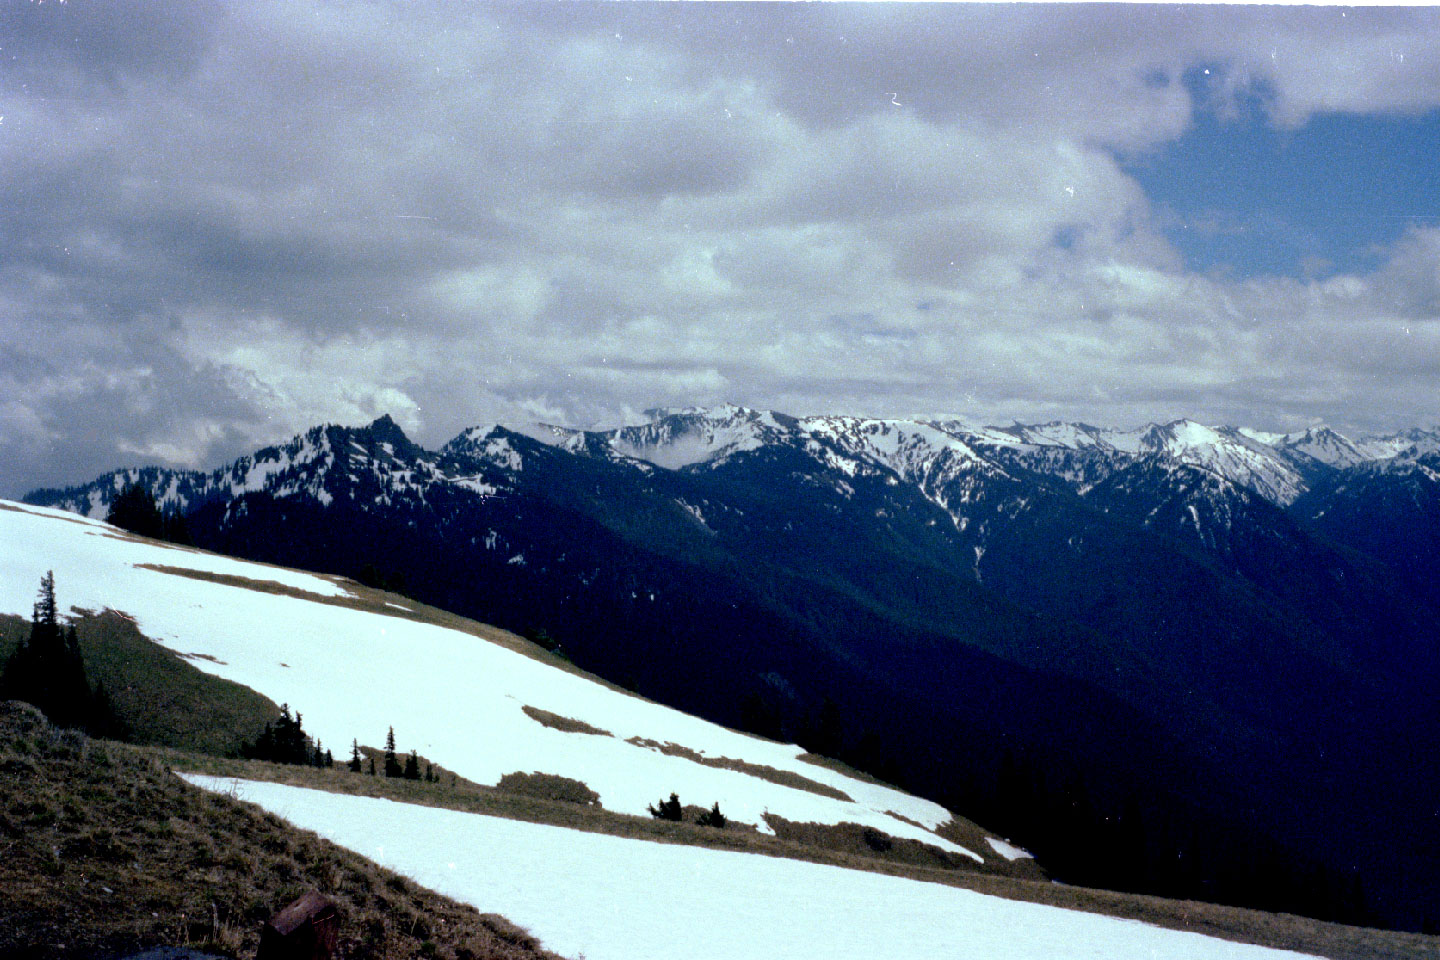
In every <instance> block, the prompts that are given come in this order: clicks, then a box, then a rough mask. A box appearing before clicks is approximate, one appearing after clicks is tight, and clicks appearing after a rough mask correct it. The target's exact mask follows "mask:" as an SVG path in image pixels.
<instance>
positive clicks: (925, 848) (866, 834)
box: [765, 813, 989, 870]
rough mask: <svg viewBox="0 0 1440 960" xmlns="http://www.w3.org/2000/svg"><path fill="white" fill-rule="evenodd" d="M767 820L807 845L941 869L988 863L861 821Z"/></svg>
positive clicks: (979, 866) (777, 830)
mask: <svg viewBox="0 0 1440 960" xmlns="http://www.w3.org/2000/svg"><path fill="white" fill-rule="evenodd" d="M765 822H766V823H767V824H769V825H770V829H772V830H774V831H775V836H777V837H779V838H780V839H782V840H794V841H796V842H797V843H803V844H805V845H807V846H812V847H822V848H824V849H826V850H838V851H840V852H842V853H848V854H851V855H854V856H862V857H872V858H874V859H876V860H884V861H887V862H889V863H898V864H906V865H908V866H916V867H934V868H938V869H941V870H983V869H985V865H982V864H980V863H977V862H976V861H975V860H974V859H972V858H970V857H967V856H965V855H964V854H963V853H951V852H950V851H948V850H942V849H940V848H939V847H937V846H934V845H933V844H929V843H921V842H920V841H919V840H909V839H905V838H902V837H892V836H891V835H890V834H888V833H885V832H884V831H883V830H878V829H876V828H875V827H867V826H864V825H862V824H858V823H796V822H795V821H793V820H786V819H785V818H784V817H777V816H775V814H773V813H767V814H766V815H765ZM988 863H989V861H986V864H988Z"/></svg>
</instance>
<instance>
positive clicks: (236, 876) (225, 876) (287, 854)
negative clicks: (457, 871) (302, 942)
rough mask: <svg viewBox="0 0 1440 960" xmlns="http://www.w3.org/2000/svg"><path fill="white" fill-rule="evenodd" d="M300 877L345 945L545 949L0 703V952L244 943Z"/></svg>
mask: <svg viewBox="0 0 1440 960" xmlns="http://www.w3.org/2000/svg"><path fill="white" fill-rule="evenodd" d="M311 888H315V889H318V890H319V891H320V892H321V893H323V894H325V895H326V896H328V897H330V898H332V899H333V900H335V901H336V903H337V904H338V906H339V908H340V913H341V917H342V924H343V926H342V929H341V934H340V943H339V956H340V957H342V958H355V960H360V958H375V960H407V958H411V957H418V956H427V957H431V956H433V957H439V958H446V960H481V958H490V960H539V958H552V960H553V956H554V955H553V954H550V953H547V952H546V951H543V950H541V949H540V948H539V946H538V944H537V943H536V941H535V940H534V939H533V938H532V937H530V936H529V935H528V934H526V933H524V932H523V931H521V930H519V929H518V928H516V927H514V926H513V925H511V924H510V923H508V922H507V921H505V920H504V919H503V918H501V917H497V916H493V915H482V914H480V913H479V912H478V911H476V910H475V909H474V908H472V907H469V906H466V905H462V904H459V903H455V902H454V901H451V900H448V899H446V898H444V897H441V896H439V895H438V894H434V893H431V892H430V891H428V890H425V889H422V888H420V887H418V886H416V885H415V884H413V883H411V882H410V881H408V880H406V879H405V878H403V877H400V876H399V875H397V874H394V873H391V872H390V871H387V870H384V869H382V868H380V867H378V866H376V865H375V864H373V863H371V862H369V861H368V860H365V859H363V858H362V857H360V856H358V855H357V854H354V853H351V852H350V851H348V850H345V849H343V848H340V847H337V846H335V845H333V844H331V843H329V842H327V841H324V840H321V839H320V838H319V837H317V836H315V835H314V834H312V833H309V832H306V831H301V830H297V829H295V828H293V827H291V826H290V825H288V824H286V823H284V822H283V821H281V820H279V819H278V818H276V817H274V816H271V815H269V814H266V813H264V812H262V811H260V810H259V809H258V808H256V807H253V806H251V805H249V804H244V803H240V802H237V801H236V800H233V799H231V798H229V797H226V796H223V795H220V794H213V793H207V792H205V791H203V790H199V789H197V788H194V787H191V786H189V785H188V784H186V783H185V782H184V781H182V780H180V779H179V778H178V777H175V776H173V775H172V774H171V773H170V771H169V769H168V768H167V767H166V766H165V765H164V764H162V763H160V762H158V761H157V760H155V759H153V755H151V754H149V753H148V751H147V750H146V749H143V748H135V747H128V746H124V745H120V744H112V743H106V742H103V741H91V740H88V739H86V738H85V737H84V736H82V735H80V734H78V733H76V732H73V731H57V730H55V729H54V728H53V727H51V726H50V725H49V724H48V723H46V722H45V720H44V718H43V717H41V716H40V714H39V712H38V711H36V710H35V709H34V708H32V707H29V706H27V705H23V704H16V703H11V704H0V891H3V895H0V956H5V957H26V958H33V960H61V958H77V960H78V958H88V957H97V956H105V955H112V954H114V953H117V952H120V951H126V950H133V949H137V948H142V947H149V946H162V945H173V946H182V945H197V946H201V947H203V948H205V949H207V950H212V951H215V952H219V953H223V954H226V955H229V956H253V955H254V952H255V949H256V948H257V947H258V944H259V933H260V925H261V923H262V922H263V921H264V920H265V919H267V918H268V917H269V916H270V914H271V913H272V912H274V911H275V910H277V909H278V908H280V907H282V906H284V905H285V904H286V903H288V902H290V901H291V900H293V899H294V898H295V897H297V896H299V895H300V894H301V893H303V892H305V891H306V890H308V889H311Z"/></svg>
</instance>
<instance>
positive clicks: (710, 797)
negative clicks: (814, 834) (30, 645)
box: [0, 501, 1000, 860]
mask: <svg viewBox="0 0 1440 960" xmlns="http://www.w3.org/2000/svg"><path fill="white" fill-rule="evenodd" d="M146 564H148V565H151V567H171V568H181V569H184V570H191V571H198V572H201V573H209V574H219V575H224V576H228V577H239V578H244V579H246V580H252V581H257V583H258V586H259V587H261V588H273V585H277V584H278V585H280V586H283V587H285V588H288V589H289V590H291V591H300V592H301V594H302V595H300V596H287V595H283V594H277V593H271V592H264V590H263V589H251V588H249V587H246V586H235V585H228V584H221V583H215V582H210V581H206V580H198V579H195V578H194V577H191V576H185V575H183V574H176V573H170V572H164V571H161V570H157V569H150V568H147V567H145V566H142V565H146ZM52 569H53V570H54V572H55V584H56V596H57V599H58V601H59V604H60V609H61V610H62V611H68V610H69V609H70V608H72V607H75V608H80V609H89V610H97V611H98V610H101V609H104V608H110V609H113V610H116V611H119V612H121V613H124V614H126V615H128V616H130V617H132V618H133V619H134V620H135V623H136V625H137V627H138V628H139V629H140V631H141V632H142V633H144V634H145V635H146V636H148V637H151V638H153V639H155V640H157V641H158V642H160V643H161V644H163V645H165V646H166V647H168V648H170V649H172V650H174V651H175V652H177V653H180V654H184V655H187V656H188V657H189V660H190V662H191V663H192V664H193V665H194V666H196V667H197V668H198V669H201V670H204V671H206V672H208V673H212V674H215V675H218V676H220V677H223V678H225V679H227V680H232V681H235V682H236V683H240V684H243V685H245V686H247V687H250V688H252V689H254V690H257V691H259V692H260V693H262V694H264V695H265V696H267V697H269V698H270V699H271V700H274V701H275V702H276V703H288V704H289V705H290V706H291V707H292V709H295V710H298V711H300V712H301V713H302V714H303V716H304V724H305V729H306V730H307V731H309V732H310V733H311V735H312V736H315V737H317V738H319V739H320V740H321V741H322V742H323V743H324V745H325V746H327V747H329V748H330V749H331V750H332V751H333V752H334V753H335V754H336V756H337V757H342V758H343V757H344V756H345V755H346V753H347V750H348V747H349V745H350V741H351V739H352V738H358V739H359V741H360V742H361V743H362V744H367V745H372V746H378V745H380V744H381V743H383V742H384V739H385V733H386V730H387V729H388V728H389V727H391V726H392V725H393V726H394V728H395V735H396V739H397V744H398V746H399V748H400V749H401V750H402V751H406V752H408V751H409V750H411V749H415V750H418V751H419V752H420V753H421V754H423V755H424V756H426V757H428V758H430V759H431V760H433V761H434V762H436V763H438V764H441V765H443V766H445V767H447V768H449V769H451V770H454V771H455V772H456V773H458V774H460V775H461V776H463V777H467V778H469V779H471V780H474V781H476V782H478V783H482V784H495V783H498V782H499V780H500V778H501V777H503V776H504V775H505V774H507V773H513V772H516V771H519V772H525V773H537V772H538V773H551V774H558V775H560V776H565V777H570V778H573V779H576V780H580V781H583V782H584V783H585V784H587V785H588V786H589V787H590V788H591V789H592V790H595V791H596V792H598V793H599V794H600V799H601V803H602V804H603V805H604V806H605V807H606V808H607V809H610V810H615V811H618V812H621V813H632V814H641V815H643V814H645V813H646V810H647V807H648V806H649V805H650V804H653V803H656V802H658V801H659V800H661V799H662V798H664V797H667V796H669V794H670V793H671V792H672V791H673V792H676V793H678V794H679V795H680V799H681V801H682V802H683V803H686V804H695V805H699V806H704V807H709V806H710V805H711V804H713V803H717V802H718V803H719V804H720V808H721V810H722V811H723V812H724V813H725V814H726V816H728V817H730V818H731V819H734V820H739V821H743V822H747V823H753V824H756V825H757V826H759V827H760V829H762V830H765V831H767V832H769V828H768V827H767V826H766V824H765V822H764V819H763V816H764V814H765V813H767V812H769V813H773V814H775V815H777V816H780V817H784V818H785V819H787V820H792V821H797V822H813V823H822V824H836V823H842V822H851V823H858V824H861V825H864V826H870V827H874V828H876V829H878V830H882V831H884V832H885V833H888V834H890V835H892V836H896V837H907V838H911V839H915V840H920V841H923V842H925V843H929V844H933V845H934V846H937V847H940V848H942V849H945V850H949V851H952V852H955V853H959V854H962V855H965V856H969V857H971V858H973V859H975V860H982V859H983V858H984V857H987V856H988V857H990V858H991V859H998V858H999V857H1000V854H998V853H996V852H995V851H994V850H993V849H986V850H973V851H972V850H967V849H965V848H964V847H961V846H960V845H958V844H955V843H952V842H950V841H947V840H944V839H941V838H940V837H938V836H936V835H935V834H934V833H931V832H930V831H931V830H933V829H935V828H936V827H938V826H940V825H942V824H944V823H945V822H947V821H948V820H949V819H950V814H949V813H948V812H947V811H946V810H945V809H944V808H943V807H940V806H939V805H937V804H934V803H931V802H929V801H926V800H921V799H918V798H916V797H912V796H909V795H907V794H905V793H902V792H900V791H898V790H894V789H891V788H888V787H884V786H879V785H876V784H871V783H868V782H864V781H861V780H857V779H854V778H851V777H848V776H845V775H844V774H841V773H838V772H835V771H832V770H829V769H826V768H824V767H820V766H817V765H814V764H811V763H807V762H805V761H803V760H800V759H799V756H800V754H801V753H802V751H801V749H800V748H799V747H796V746H793V745H784V744H777V743H772V742H770V741H765V740H760V739H757V738H754V737H750V736H746V735H744V734H740V733H736V732H734V731H731V730H727V729H724V728H722V727H719V726H716V725H714V724H712V723H708V722H706V721H703V720H699V719H697V718H695V717H691V716H688V715H686V714H684V713H680V712H679V711H676V710H672V709H669V708H668V707H663V706H660V705H658V704H655V703H651V702H648V701H645V700H641V699H639V698H638V697H633V696H629V695H627V694H625V693H622V692H618V691H616V690H613V689H610V688H608V687H606V686H603V685H602V684H600V683H597V682H595V681H593V680H590V679H587V678H585V677H582V676H577V675H575V674H573V673H569V672H566V671H563V670H561V669H558V668H556V667H555V666H553V665H551V664H550V663H547V662H542V661H540V660H536V659H532V658H530V657H527V656H525V655H523V654H521V653H517V652H516V651H514V650H511V649H508V648H506V647H504V646H502V645H500V644H498V643H495V642H491V641H487V640H485V639H482V638H479V637H476V636H474V635H472V634H470V633H466V632H462V631H460V630H454V629H448V628H444V627H440V626H436V625H433V624H429V623H422V622H418V621H417V620H416V619H414V618H413V614H412V613H411V612H410V611H408V610H406V609H404V608H401V607H398V606H395V605H390V604H386V605H380V604H373V605H372V606H371V608H370V609H365V610H361V609H354V608H352V607H347V606H344V605H342V604H343V602H345V601H346V600H347V599H351V598H350V594H349V591H348V590H347V589H346V586H345V584H346V581H343V580H338V579H329V578H325V577H320V576H316V575H312V574H304V573H298V572H294V571H288V570H283V569H280V568H276V567H269V566H265V565H262V564H255V563H247V562H244V561H239V560H231V559H228V558H224V557H217V556H214V555H211V554H206V553H203V552H200V551H196V550H190V549H183V548H177V547H172V546H168V545H165V544H160V543H155V542H152V541H147V540H142V539H139V538H135V537H131V536H129V535H128V534H125V533H123V532H122V531H118V530H116V529H115V528H112V527H109V526H108V525H106V524H103V523H100V522H99V521H95V520H87V519H84V518H80V517H77V516H75V515H74V514H68V513H63V512H61V511H58V510H49V509H45V508H41V507H31V506H26V505H22V504H16V503H9V502H6V501H0V613H11V614H17V615H20V616H23V617H27V618H28V617H29V616H30V613H31V609H32V606H33V604H34V601H35V594H36V590H37V588H38V586H39V583H40V578H41V576H42V575H43V574H44V573H45V571H46V570H52ZM325 601H329V602H325ZM337 601H339V602H337ZM196 654H199V655H201V658H199V659H197V658H196V657H195V655H196ZM209 658H213V659H209ZM526 706H529V707H532V708H538V709H539V710H544V711H549V712H550V713H554V714H558V715H560V716H562V717H568V718H574V719H578V720H582V721H584V722H585V723H588V724H590V725H591V726H593V727H597V728H599V729H601V730H603V731H606V732H607V733H608V734H610V735H598V734H585V733H571V732H562V731H560V730H556V729H553V728H552V727H548V726H544V725H542V724H541V723H540V722H539V721H538V720H536V719H532V717H531V716H530V715H527V714H526V713H525V712H524V710H523V709H522V708H523V707H526ZM632 738H634V739H636V740H642V739H643V740H645V741H648V742H649V743H650V744H658V745H664V744H667V743H674V744H677V745H680V746H682V747H685V748H688V749H689V750H691V751H695V752H696V753H699V754H701V755H703V757H705V758H707V759H719V758H732V759H737V760H743V761H745V762H747V763H749V764H753V765H759V766H765V767H771V768H774V769H775V770H777V771H784V772H788V773H791V774H795V775H798V776H800V777H803V778H805V779H806V780H809V781H812V782H814V783H815V784H820V785H823V787H829V788H832V792H833V790H838V791H840V792H841V793H843V794H844V795H845V796H847V797H849V798H850V799H849V800H844V799H838V798H837V797H835V796H825V795H822V794H821V793H817V792H812V791H810V790H805V789H798V788H796V787H793V786H786V785H781V784H777V783H774V782H771V781H770V780H766V779H761V778H760V777H758V776H755V775H752V774H750V773H745V772H741V771H737V770H732V769H722V768H718V767H713V766H706V765H702V764H701V763H699V762H696V761H695V760H693V759H689V758H686V757H684V756H675V755H670V754H666V753H662V752H661V750H660V749H658V747H656V746H652V745H647V744H640V743H629V742H627V741H628V740H630V739H632ZM823 787H822V789H823ZM892 813H893V814H895V815H893V816H892V815H891V814H892ZM902 817H903V818H905V819H901V818H902ZM907 819H908V820H910V821H914V823H907V822H906V820H907ZM917 823H918V824H920V825H921V826H917V825H916V824H917Z"/></svg>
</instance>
